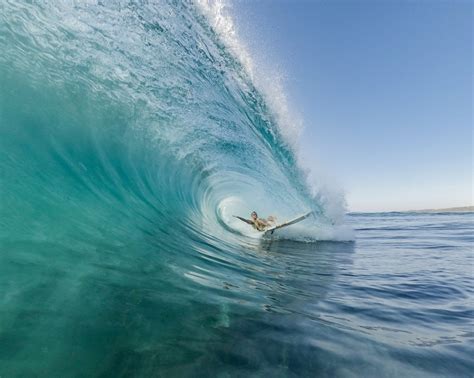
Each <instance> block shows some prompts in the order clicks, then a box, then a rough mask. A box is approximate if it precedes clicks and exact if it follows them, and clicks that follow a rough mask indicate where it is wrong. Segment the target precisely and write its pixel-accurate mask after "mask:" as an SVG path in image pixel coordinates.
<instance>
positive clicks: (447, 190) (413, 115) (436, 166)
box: [232, 0, 473, 211]
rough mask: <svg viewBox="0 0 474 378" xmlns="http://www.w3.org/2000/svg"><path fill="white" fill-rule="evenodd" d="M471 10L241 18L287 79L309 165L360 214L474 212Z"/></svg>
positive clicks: (347, 6)
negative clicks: (458, 209) (424, 210)
mask: <svg viewBox="0 0 474 378" xmlns="http://www.w3.org/2000/svg"><path fill="white" fill-rule="evenodd" d="M472 12H473V9H472V4H471V3H470V2H469V1H455V0H453V1H384V0H382V1H356V0H351V1H270V0H265V1H237V2H234V3H233V9H232V13H233V14H234V17H235V19H236V23H237V26H238V29H239V33H240V34H241V35H242V38H243V40H244V42H245V43H246V44H247V45H248V46H249V49H250V51H251V52H253V53H254V54H255V55H256V60H257V61H260V62H261V63H262V65H266V66H273V67H272V68H277V69H278V70H280V71H281V72H283V73H284V75H285V88H286V91H287V92H288V96H289V99H290V102H291V104H292V107H294V108H295V109H296V110H297V112H298V113H299V114H300V115H301V116H302V118H303V120H304V126H305V129H304V131H303V138H301V153H302V157H303V160H304V161H305V164H306V165H307V166H309V167H311V169H312V170H313V171H314V172H315V173H316V174H317V175H318V176H320V177H321V178H322V179H323V180H327V181H329V182H331V183H334V182H335V183H337V185H340V186H342V187H343V189H344V190H345V192H346V198H347V201H348V205H349V209H350V210H353V211H378V210H404V209H420V208H433V207H436V208H437V207H450V206H464V205H471V204H472V202H473V200H472V187H473V178H472V171H473V154H472V147H473V136H472V73H473V70H472V42H473V41H472V29H471V24H472V17H473V13H472ZM262 72H265V71H262Z"/></svg>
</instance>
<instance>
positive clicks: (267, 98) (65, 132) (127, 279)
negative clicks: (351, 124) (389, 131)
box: [0, 0, 474, 378]
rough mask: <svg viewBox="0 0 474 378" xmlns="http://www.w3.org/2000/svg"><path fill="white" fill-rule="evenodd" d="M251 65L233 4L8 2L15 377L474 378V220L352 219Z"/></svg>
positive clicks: (2, 248)
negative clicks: (277, 226) (316, 172)
mask: <svg viewBox="0 0 474 378" xmlns="http://www.w3.org/2000/svg"><path fill="white" fill-rule="evenodd" d="M244 46H245V44H244V43H243V42H242V41H241V40H240V39H239V38H238V34H236V30H235V28H234V25H233V21H232V17H231V15H229V14H228V13H227V11H226V9H225V7H223V6H222V3H220V2H218V1H215V2H205V1H198V2H196V3H192V2H187V1H136V2H130V1H112V0H111V1H92V0H84V1H72V0H71V1H10V0H3V1H1V2H0V51H1V53H0V180H1V181H0V377H1V378H9V377H155V376H156V377H160V376H163V377H169V376H179V377H214V376H217V377H249V376H255V377H256V376H261V377H300V376H302V377H354V376H364V377H400V376H405V377H430V376H440V377H441V376H442V377H448V376H449V377H469V376H472V374H473V371H474V364H473V358H472V356H473V355H474V332H473V322H472V319H473V315H474V314H473V298H474V294H473V263H474V261H473V242H474V236H473V233H474V223H473V216H474V214H473V213H465V214H456V213H447V214H435V213H434V214H421V213H381V214H345V208H344V200H343V198H342V197H341V195H340V194H338V192H337V191H332V190H331V189H328V188H327V186H326V185H324V183H323V182H318V181H317V180H316V182H312V183H308V179H307V174H306V172H305V170H304V169H302V168H301V167H300V164H299V162H298V161H299V160H298V159H299V158H298V156H299V155H298V147H297V139H298V132H299V131H298V129H299V128H298V126H297V125H296V126H295V123H296V124H297V123H298V122H296V121H294V120H295V118H293V116H292V112H291V109H290V107H289V106H288V104H287V102H286V99H285V96H284V92H282V87H281V86H280V84H279V83H278V81H277V80H276V81H275V80H273V77H272V78H270V79H269V80H267V79H265V75H264V71H262V69H261V68H259V67H258V65H256V64H255V63H254V62H253V60H252V56H251V54H249V53H248V51H247V50H246V49H245V47H244ZM400 184H401V185H402V184H403V183H400ZM252 210H257V211H258V212H259V213H260V214H261V215H263V216H266V215H269V214H273V215H275V216H277V218H278V219H279V220H285V219H289V218H291V217H293V216H296V215H299V214H301V213H304V212H305V211H308V210H312V211H313V212H314V216H312V217H311V218H309V219H307V220H305V221H304V222H301V223H299V224H296V225H293V226H291V227H288V228H286V229H282V230H280V231H277V232H275V234H274V236H273V237H272V238H263V237H262V236H261V234H259V233H258V232H256V231H254V230H252V229H251V228H249V227H248V226H247V225H246V224H244V223H242V222H240V221H238V220H236V219H235V218H233V217H232V215H240V216H248V215H249V213H250V211H252Z"/></svg>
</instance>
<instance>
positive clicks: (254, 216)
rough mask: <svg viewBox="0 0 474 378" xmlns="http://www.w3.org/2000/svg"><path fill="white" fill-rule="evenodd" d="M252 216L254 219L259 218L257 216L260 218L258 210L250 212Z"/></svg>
mask: <svg viewBox="0 0 474 378" xmlns="http://www.w3.org/2000/svg"><path fill="white" fill-rule="evenodd" d="M250 217H251V218H252V219H257V218H258V215H257V212H255V211H252V213H251V214H250Z"/></svg>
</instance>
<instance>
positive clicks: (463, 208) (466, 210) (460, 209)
mask: <svg viewBox="0 0 474 378" xmlns="http://www.w3.org/2000/svg"><path fill="white" fill-rule="evenodd" d="M472 212H474V206H461V207H447V208H443V209H422V210H390V211H350V212H349V214H368V213H371V214H380V213H472Z"/></svg>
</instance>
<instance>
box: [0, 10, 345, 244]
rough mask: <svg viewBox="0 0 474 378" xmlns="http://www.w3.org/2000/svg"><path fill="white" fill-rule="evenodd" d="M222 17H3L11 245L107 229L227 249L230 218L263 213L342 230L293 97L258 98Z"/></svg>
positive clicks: (48, 13)
mask: <svg viewBox="0 0 474 378" xmlns="http://www.w3.org/2000/svg"><path fill="white" fill-rule="evenodd" d="M105 4H106V5H105ZM219 4H220V3H213V4H208V3H203V2H200V3H199V6H198V7H196V6H195V5H194V4H192V3H188V2H182V3H181V2H180V3H179V4H175V3H173V2H170V3H168V2H159V3H157V4H155V3H153V2H152V3H145V4H142V5H140V6H138V5H134V4H133V3H130V4H128V3H127V4H125V3H122V2H107V3H102V2H92V1H86V2H72V1H71V2H68V1H61V2H33V3H32V4H22V3H17V2H13V1H11V2H10V1H7V2H4V3H3V4H2V6H1V7H2V9H1V16H0V17H1V25H0V27H1V29H0V36H1V40H0V42H1V46H2V55H1V57H0V69H1V77H0V78H1V80H2V88H3V89H2V92H1V94H0V96H1V108H0V109H1V112H2V115H1V116H2V126H1V127H2V135H3V137H2V140H1V142H0V143H1V144H2V151H1V153H2V162H1V163H0V164H2V170H3V171H4V177H8V180H6V181H7V182H6V183H5V184H4V185H3V191H4V198H6V199H7V200H4V201H3V202H4V210H5V212H6V214H8V218H9V219H8V220H5V219H4V230H5V229H6V234H7V235H11V233H12V232H17V231H18V229H19V228H22V227H24V228H26V229H27V230H29V231H32V230H34V229H35V225H36V226H38V222H39V219H41V222H40V223H41V224H42V225H43V226H42V227H44V228H45V229H51V228H50V226H49V225H54V224H56V222H58V221H59V219H60V223H61V224H60V225H58V230H57V231H58V233H62V232H64V231H62V230H63V229H67V228H68V227H67V226H68V225H70V226H71V227H73V228H74V229H76V230H77V228H75V226H73V225H74V224H77V223H78V222H79V223H81V227H79V229H81V228H82V226H83V225H84V224H88V225H89V227H90V228H92V229H93V228H95V227H94V225H95V224H100V223H102V221H101V220H103V219H104V218H107V217H110V218H111V219H110V220H108V221H113V222H114V223H117V224H116V226H115V227H120V226H119V224H120V223H121V222H124V221H125V219H127V221H128V222H130V223H127V226H126V227H127V229H128V230H129V231H130V232H131V231H132V230H133V229H137V228H140V227H144V226H143V225H142V223H143V224H146V223H147V222H149V223H150V226H151V229H155V228H158V229H159V230H161V229H163V228H166V227H168V226H170V227H171V228H173V230H178V229H183V230H189V231H191V232H192V233H194V234H196V235H197V237H198V238H199V237H201V236H202V233H205V234H206V235H207V236H211V235H217V234H218V235H220V236H219V237H221V238H226V236H225V235H227V234H228V233H229V231H230V230H235V229H236V228H239V226H238V225H236V224H235V222H233V221H232V217H231V216H230V215H232V214H231V213H238V214H243V215H246V214H248V213H249V212H250V211H251V210H252V209H257V210H258V211H259V212H260V213H262V214H269V213H275V212H276V215H277V216H279V217H280V218H285V217H289V216H293V215H295V214H298V213H300V212H302V211H307V210H308V209H312V210H314V211H315V214H316V219H315V220H313V223H314V222H317V223H318V224H319V225H321V226H325V227H326V226H327V227H328V225H332V224H334V223H337V222H338V220H337V219H334V218H333V217H331V216H330V215H329V214H330V213H329V212H328V211H326V207H328V206H327V205H328V201H326V202H325V201H323V200H322V198H323V196H321V195H318V194H316V196H315V195H314V193H311V190H309V189H308V186H307V185H306V182H305V175H304V174H303V172H302V170H300V169H299V168H298V165H297V161H296V158H295V152H294V148H295V147H294V146H295V143H294V140H292V136H294V135H295V133H296V131H294V130H293V129H291V127H292V126H291V125H290V116H289V114H290V113H288V111H287V108H288V106H287V105H286V102H285V101H284V96H283V95H280V97H279V98H275V96H273V97H272V91H271V90H265V84H264V83H263V82H262V81H260V82H258V83H257V85H256V84H255V79H253V78H252V77H253V76H255V75H254V74H253V72H254V70H255V68H253V66H252V64H251V60H250V57H249V55H248V53H247V52H246V51H245V49H244V48H243V47H241V46H240V45H238V42H237V41H238V39H237V36H236V35H235V30H234V29H233V25H232V24H231V23H230V22H231V19H230V18H229V16H228V15H225V17H224V16H222V14H223V13H222V12H221V11H219V10H221V9H222V7H220V5H219ZM216 9H217V10H218V11H216ZM209 20H211V21H210V22H209ZM229 23H230V24H229ZM224 24H225V25H227V26H223V25H224ZM229 25H230V26H229ZM226 33H227V34H226ZM259 76H264V75H259ZM257 88H259V89H257ZM278 92H279V93H280V94H281V90H278ZM262 93H263V94H262ZM282 96H283V97H282ZM272 99H273V100H272ZM269 104H270V105H269ZM275 104H277V105H275ZM296 129H297V127H296ZM333 205H334V204H331V206H333ZM39 208H41V209H42V211H41V212H40V214H37V212H38V211H39V210H38V209H39ZM29 212H31V213H29ZM15 214H23V216H22V217H19V216H17V215H15ZM25 214H28V216H25ZM38 215H39V216H40V218H39V219H38ZM10 217H11V218H12V219H10ZM64 217H66V219H64ZM4 218H5V217H4ZM15 220H17V221H18V222H19V223H21V225H18V224H16V222H15ZM164 224H166V226H164ZM47 225H48V226H47ZM102 226H103V224H102ZM103 227H105V226H103ZM315 229H317V228H315ZM315 229H313V230H312V231H311V232H309V233H306V234H305V233H304V232H303V234H304V238H305V239H307V240H311V239H319V238H321V235H318V234H317V232H316V233H314V230H315ZM307 230H309V228H307ZM328 235H329V238H332V237H333V236H331V235H332V234H331V233H330V234H325V236H324V237H323V238H326V239H327V238H328ZM228 237H229V236H227V238H228Z"/></svg>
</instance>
